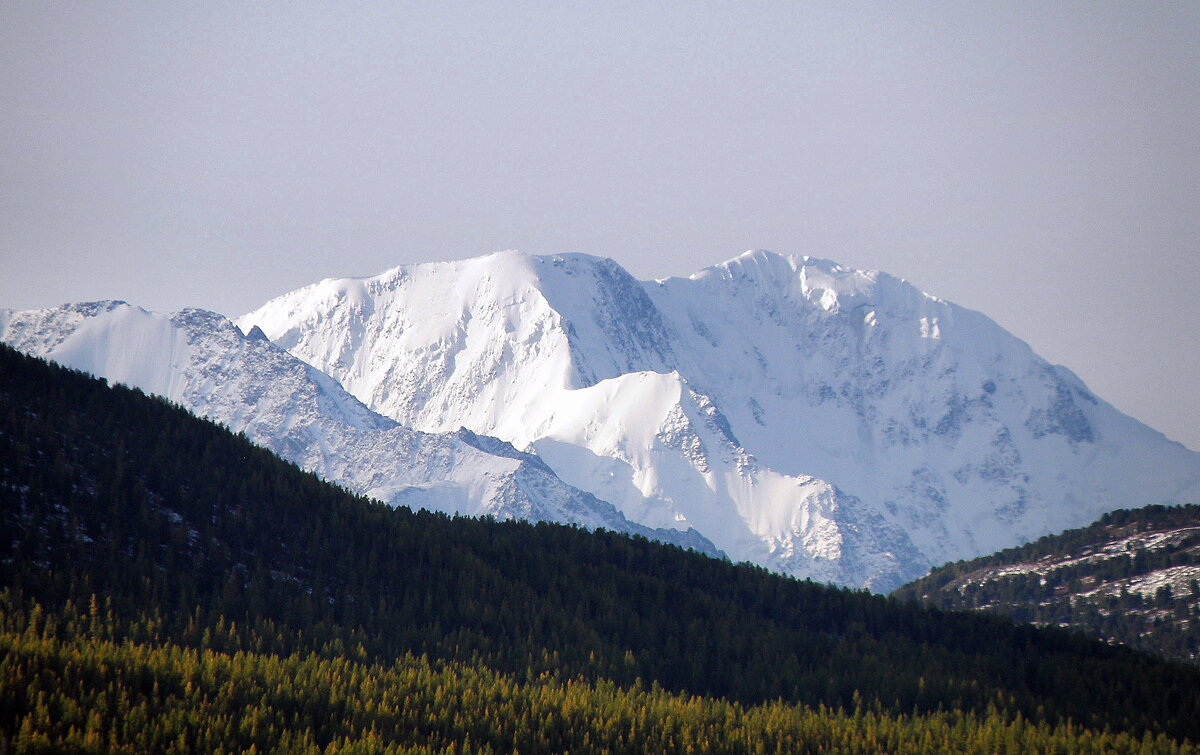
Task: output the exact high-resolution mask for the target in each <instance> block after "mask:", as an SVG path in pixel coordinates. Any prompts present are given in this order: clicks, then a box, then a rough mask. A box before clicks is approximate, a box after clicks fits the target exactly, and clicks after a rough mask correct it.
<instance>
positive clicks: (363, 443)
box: [0, 252, 1200, 591]
mask: <svg viewBox="0 0 1200 755" xmlns="http://www.w3.org/2000/svg"><path fill="white" fill-rule="evenodd" d="M235 322H236V323H237V325H238V326H239V328H240V331H239V328H235V327H233V326H232V325H231V324H230V323H229V321H227V320H225V319H224V318H223V317H221V316H219V315H215V314H213V313H206V312H200V311H197V310H185V311H183V312H180V313H177V314H175V315H171V316H164V315H157V314H153V313H148V312H144V311H143V310H140V309H138V308H136V307H132V306H128V305H123V304H116V303H92V304H84V305H68V306H66V307H62V308H58V309H51V310H38V311H26V312H12V311H5V312H0V338H2V339H3V340H4V341H5V342H6V343H9V344H12V345H13V346H15V347H16V348H18V349H21V350H23V351H26V352H29V353H32V354H36V355H40V356H46V357H48V358H51V359H54V360H56V361H59V362H62V363H64V364H68V365H70V366H74V367H78V368H81V369H84V370H87V371H90V372H93V373H95V374H97V375H101V376H104V377H107V378H109V379H110V380H115V381H120V382H125V383H128V384H130V385H135V386H138V387H141V388H142V389H143V390H146V391H149V392H153V393H159V394H162V395H165V396H168V397H170V398H172V399H174V400H176V401H179V402H180V403H182V404H183V405H184V406H186V407H187V408H189V409H191V410H193V411H195V412H196V413H198V414H201V415H207V416H210V417H212V418H214V419H217V420H219V421H221V422H223V423H225V424H227V425H228V426H230V427H231V428H233V429H235V430H240V431H243V432H245V433H246V434H247V435H248V436H249V437H250V438H251V439H253V440H255V442H258V443H260V444H262V445H265V446H266V447H268V448H271V449H272V450H275V451H277V452H278V453H280V454H281V455H283V456H284V457H285V458H288V459H290V460H292V461H295V462H296V463H298V464H300V465H301V466H303V467H305V468H307V469H311V470H314V471H316V472H318V473H319V474H321V475H322V476H323V477H325V478H326V479H329V480H333V481H336V482H339V483H341V484H344V485H346V486H347V487H349V488H351V489H353V490H355V491H358V492H362V493H365V494H368V495H371V496H375V497H378V498H380V499H382V500H385V501H389V502H392V503H408V504H412V505H417V506H424V507H428V508H432V509H435V510H439V511H448V512H461V513H467V514H491V515H493V516H497V517H500V518H506V517H512V518H521V519H529V520H548V521H556V522H566V523H575V524H579V525H581V526H584V527H588V528H593V527H605V528H610V529H615V530H618V531H624V532H637V533H641V534H649V535H650V536H654V537H657V538H659V539H664V540H667V541H669V542H676V543H679V544H684V545H689V546H692V547H695V548H697V549H699V550H702V551H705V552H709V553H718V552H723V553H724V554H726V555H727V556H728V557H729V558H731V559H733V560H735V561H742V560H746V561H751V562H754V563H757V564H761V565H763V566H766V567H768V568H770V569H772V570H776V571H780V572H784V573H787V574H793V575H796V576H801V577H811V578H813V579H816V580H819V581H829V582H834V583H837V584H843V585H852V586H865V587H869V588H871V589H873V590H877V591H886V590H890V589H892V588H895V587H897V586H899V585H901V584H903V583H905V582H908V581H910V580H912V579H914V578H916V577H919V576H920V575H922V574H924V573H925V572H926V571H927V570H928V569H929V568H930V566H932V565H934V564H939V563H943V562H946V561H950V560H955V559H962V558H969V557H974V556H978V555H981V554H985V553H991V552H994V551H997V550H1000V549H1002V548H1005V547H1011V546H1014V545H1018V544H1021V543H1024V542H1028V541H1030V540H1033V539H1035V538H1037V537H1039V536H1042V535H1045V534H1048V533H1051V532H1057V531H1061V530H1063V529H1066V528H1070V527H1077V526H1081V525H1084V524H1086V523H1088V522H1091V521H1094V520H1095V519H1096V518H1097V517H1098V516H1100V515H1101V514H1103V513H1105V512H1107V511H1111V510H1113V509H1117V508H1120V507H1128V506H1130V505H1143V504H1178V503H1186V502H1190V501H1195V500H1200V495H1198V494H1200V454H1196V453H1194V452H1192V451H1189V450H1188V449H1186V448H1184V447H1183V446H1181V445H1179V444H1177V443H1173V442H1171V441H1169V440H1167V439H1166V438H1164V437H1163V436H1162V435H1161V434H1159V433H1157V432H1155V431H1153V430H1151V429H1150V428H1148V427H1146V426H1145V425H1142V424H1141V423H1139V422H1137V421H1135V420H1133V419H1131V418H1130V417H1127V416H1125V415H1123V414H1121V413H1120V412H1118V411H1117V410H1116V409H1114V408H1113V407H1112V406H1110V405H1109V404H1107V403H1105V402H1104V401H1102V400H1101V399H1099V398H1097V397H1096V396H1094V395H1093V394H1092V393H1091V392H1090V391H1088V389H1087V388H1086V387H1085V386H1084V385H1083V383H1082V382H1081V381H1080V380H1079V379H1078V378H1076V377H1075V376H1074V375H1073V374H1071V373H1070V372H1069V371H1067V370H1065V369H1063V368H1061V367H1055V366H1052V365H1050V364H1048V363H1046V362H1045V361H1044V360H1042V359H1041V358H1039V357H1038V356H1037V355H1036V354H1034V353H1033V352H1032V351H1031V350H1030V349H1029V347H1028V346H1026V345H1025V344H1024V343H1023V342H1021V341H1020V340H1018V339H1017V338H1015V337H1013V336H1012V335H1011V334H1009V333H1007V332H1005V331H1004V330H1003V329H1002V328H1000V327H999V326H998V325H996V324H995V323H993V322H992V321H991V320H989V319H987V318H986V317H984V316H983V315H980V314H978V313H976V312H972V311H970V310H966V309H963V308H961V307H957V306H955V305H953V304H949V303H947V302H944V301H941V300H939V299H937V298H935V297H932V296H928V295H926V294H923V293H921V292H920V291H918V290H917V289H915V288H914V287H913V286H911V285H910V284H908V283H907V282H905V281H902V280H900V279H897V278H894V277H891V276H889V275H886V274H883V273H877V272H864V271H858V270H852V269H848V268H844V267H841V266H839V265H837V264H835V263H833V262H829V261H826V260H818V259H813V258H807V257H804V258H793V257H782V256H779V255H775V254H771V253H768V252H748V253H746V254H744V255H742V256H740V257H737V258H735V259H732V260H730V261H728V262H726V263H723V264H721V265H717V266H715V267H712V268H708V269H706V270H703V271H700V272H699V273H696V274H695V275H692V276H691V277H689V278H670V279H666V280H662V281H650V282H641V281H637V280H635V279H634V278H633V277H632V276H630V275H629V274H628V273H627V272H626V271H625V270H623V269H622V268H621V267H620V266H619V265H617V264H616V263H615V262H613V261H611V260H607V259H600V258H596V257H589V256H585V255H560V256H547V257H532V256H526V255H522V254H518V253H515V252H502V253H499V254H494V255H490V256H486V257H481V258H477V259H472V260H466V261H462V262H452V263H434V264H423V265H408V266H402V267H398V268H395V269H393V270H390V271H388V272H386V273H383V274H381V275H379V276H376V277H373V278H362V279H344V280H326V281H322V282H321V283H317V284H315V285H313V286H309V287H307V288H303V289H300V290H298V291H295V292H292V293H290V294H286V295H284V296H282V297H279V298H277V299H275V300H273V301H271V302H268V303H267V304H266V305H264V306H263V307H262V308H260V309H258V310H256V311H254V312H251V313H249V314H247V315H244V316H242V317H240V318H237V319H236V320H235Z"/></svg>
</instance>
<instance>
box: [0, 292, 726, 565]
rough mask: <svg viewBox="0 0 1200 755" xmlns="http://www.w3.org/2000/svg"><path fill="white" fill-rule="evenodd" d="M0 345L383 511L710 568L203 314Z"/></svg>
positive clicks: (20, 335) (28, 318)
mask: <svg viewBox="0 0 1200 755" xmlns="http://www.w3.org/2000/svg"><path fill="white" fill-rule="evenodd" d="M0 340H3V341H4V342H6V343H9V344H10V345H12V346H14V347H16V348H18V349H20V350H22V351H25V352H27V353H30V354H33V355H37V356H45V357H48V358H52V359H54V360H55V361H58V362H59V363H61V364H64V365H66V366H70V367H74V368H77V369H81V370H84V371H86V372H90V373H92V374H95V375H98V376H101V377H104V378H106V379H108V380H110V381H112V382H117V383H123V384H126V385H130V386H134V387H137V388H140V389H142V390H144V391H146V392H147V393H151V394H155V395H161V396H164V397H166V398H169V399H172V400H174V401H178V402H179V403H180V404H181V405H183V406H185V407H186V408H188V409H189V410H191V411H193V412H195V413H196V414H198V415H200V416H205V417H209V418H211V419H214V420H216V421H219V422H221V423H223V424H224V425H225V426H227V427H229V428H231V429H233V430H234V431H239V432H244V433H245V434H246V435H247V437H249V438H250V439H251V440H253V441H254V442H256V443H258V444H260V445H262V446H264V447H265V448H268V449H269V450H272V451H274V452H275V453H278V454H279V455H281V456H282V457H283V458H285V459H287V460H289V461H293V462H295V463H296V464H298V465H299V466H301V467H302V468H305V469H309V470H312V471H315V472H317V473H318V474H320V475H321V476H322V477H323V478H325V479H328V480H332V481H335V482H338V483H341V484H343V485H345V486H346V487H347V488H349V489H351V490H354V491H356V492H360V493H363V494H366V495H370V496H372V497H375V498H378V499H380V500H382V501H385V502H387V503H389V504H391V505H393V506H396V505H412V506H417V507H422V508H429V509H433V510H439V511H447V512H450V513H467V514H472V515H476V516H479V515H488V516H493V517H497V518H500V519H505V518H519V519H528V520H531V521H558V522H562V523H568V524H577V525H579V526H583V527H587V528H589V529H594V528H597V527H603V528H606V529H611V530H614V531H618V532H626V533H630V534H640V535H644V536H646V537H651V538H655V539H661V540H665V541H667V542H671V543H674V544H679V545H682V546H684V547H692V548H697V549H699V550H701V551H703V552H706V553H708V554H710V555H716V556H719V555H721V554H720V553H719V551H717V550H716V549H715V548H714V547H713V546H712V545H711V543H708V542H707V541H706V540H705V539H704V538H703V537H700V536H699V535H698V534H697V533H695V532H686V531H678V530H669V531H668V530H663V531H656V530H655V529H654V528H647V527H643V526H641V525H639V524H636V523H632V522H629V521H628V520H627V519H625V517H623V516H622V515H621V514H620V513H619V512H618V511H617V510H616V509H615V508H613V507H612V505H611V504H608V503H606V502H604V501H601V500H599V499H597V498H596V497H595V496H593V495H591V494H590V493H587V492H586V491H581V490H577V489H575V488H572V487H570V486H568V485H566V484H565V483H563V482H562V481H561V480H559V479H558V478H557V477H556V476H555V475H554V473H553V471H552V470H551V469H550V468H549V467H547V466H546V465H545V463H544V462H542V461H541V460H540V459H538V458H537V457H536V456H533V455H530V454H526V453H521V452H519V451H517V450H516V449H514V448H512V447H511V446H508V445H507V444H504V443H503V442H502V441H492V440H489V439H486V438H483V437H481V436H479V435H477V434H475V433H471V432H470V431H464V432H457V433H442V434H437V433H422V432H418V431H413V430H411V429H409V428H406V427H404V426H403V425H401V424H400V423H398V422H396V421H395V420H392V419H389V418H387V417H383V416H381V415H379V414H377V413H375V412H373V411H371V410H370V409H368V408H367V407H366V406H364V405H363V404H362V403H361V402H359V401H358V400H357V399H355V398H354V397H352V396H350V395H349V394H347V393H346V392H345V391H343V390H342V388H341V386H340V385H339V384H338V383H337V381H336V380H334V379H333V378H331V377H329V376H328V375H326V374H324V373H323V372H321V371H319V370H317V369H315V368H313V367H312V366H310V365H308V364H305V363H303V362H301V361H300V360H297V359H295V358H294V357H292V356H291V355H289V354H288V353H287V352H285V351H283V350H282V349H280V348H278V347H277V346H276V345H275V344H273V343H271V341H270V340H269V339H267V338H266V336H265V335H262V331H257V332H256V331H253V330H251V332H250V333H248V334H243V333H242V332H241V331H240V330H239V329H238V328H237V327H236V326H235V325H234V324H233V323H232V322H231V321H229V320H228V319H226V318H225V317H224V316H222V315H219V314H217V313H214V312H208V311H205V310H199V309H184V310H180V311H179V312H176V313H174V314H171V315H162V314H158V313H154V312H148V311H146V310H144V309H141V308H140V307H135V306H133V305H130V304H128V303H126V302H118V301H102V302H87V303H82V304H77V305H68V306H65V307H59V308H56V309H49V310H28V311H25V312H12V311H0Z"/></svg>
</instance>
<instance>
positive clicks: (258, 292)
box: [0, 0, 1200, 449]
mask: <svg viewBox="0 0 1200 755" xmlns="http://www.w3.org/2000/svg"><path fill="white" fill-rule="evenodd" d="M508 248H515V249H520V250H523V251H527V252H531V253H553V252H562V251H577V252H589V253H592V254H598V255H604V256H608V257H612V258H614V259H616V260H618V261H619V262H621V263H622V264H623V265H624V266H625V267H627V268H628V269H629V270H630V271H631V272H633V273H634V274H635V275H637V276H639V277H642V278H651V277H663V276H667V275H686V274H688V273H691V272H693V271H695V270H697V269H699V268H701V267H704V266H706V265H710V264H713V263H716V262H720V261H722V260H724V259H727V258H729V257H733V256H735V255H737V254H739V253H740V252H742V251H744V250H745V249H749V248H767V249H772V250H774V251H777V252H782V253H789V254H813V255H817V256H822V257H829V258H832V259H835V260H838V261H840V262H842V263H844V264H849V265H854V266H857V267H866V268H875V269H882V270H886V271H888V272H890V273H893V274H895V275H899V276H902V277H905V278H908V279H909V280H911V281H913V282H914V283H916V284H917V285H918V286H920V287H921V288H923V289H924V290H926V291H929V292H931V293H934V294H936V295H938V296H941V297H943V298H946V299H950V300H952V301H955V302H957V303H959V304H962V305H964V306H968V307H971V308H974V309H978V310H981V311H983V312H985V313H986V314H988V315H990V316H991V317H992V318H994V319H995V320H997V321H998V322H999V323H1000V324H1002V325H1004V326H1005V327H1007V328H1008V329H1010V330H1011V331H1013V332H1014V333H1015V334H1017V335H1018V336H1020V337H1021V338H1023V339H1025V340H1026V341H1028V342H1029V343H1030V344H1031V345H1032V346H1033V347H1034V349H1035V350H1037V351H1038V352H1039V353H1041V354H1042V355H1043V356H1044V357H1046V358H1047V359H1049V360H1050V361H1052V362H1056V363H1060V364H1065V365H1066V366H1068V367H1070V368H1071V369H1073V370H1074V371H1075V372H1077V373H1078V374H1079V375H1080V376H1081V377H1082V378H1083V379H1084V380H1085V381H1087V383H1088V384H1089V385H1090V386H1091V387H1092V389H1093V390H1095V391H1096V392H1097V393H1098V394H1099V395H1101V396H1103V397H1105V398H1107V399H1108V400H1109V401H1111V402H1113V403H1114V404H1115V405H1116V406H1117V407H1118V408H1120V409H1122V410H1124V411H1126V412H1129V413H1131V414H1133V415H1134V416H1136V417H1138V418H1139V419H1142V420H1143V421H1145V422H1148V423H1149V424H1151V425H1152V426H1154V427H1156V428H1158V429H1160V430H1162V431H1164V432H1165V433H1166V434H1167V435H1168V436H1169V437H1171V438H1173V439H1176V440H1179V441H1182V442H1184V443H1186V444H1188V445H1189V446H1191V447H1192V448H1195V449H1200V390H1198V389H1200V386H1198V384H1197V382H1198V381H1197V379H1196V375H1197V374H1198V372H1200V333H1198V331H1200V329H1198V328H1197V320H1198V317H1197V310H1196V299H1197V292H1198V291H1200V3H1198V2H1190V1H1189V2H1179V3H1153V2H1138V3H1133V2H1122V3H1105V2H1086V3H1067V2H1053V3H1047V2H1029V3H1025V2H1019V3H1018V2H1003V3H1002V2H989V3H977V2H976V3H965V2H963V3H945V4H943V3H933V4H930V3H917V4H914V3H896V2H888V3H879V4H863V3H845V2H835V3H829V4H824V3H811V2H774V3H756V2H729V3H701V2H691V1H689V2H663V3H648V2H631V3H605V2H586V3H585V2H546V3H519V2H497V3H484V2H476V3H454V2H442V1H439V2H426V3H402V2H386V3H334V2H330V3H302V2H287V3H269V2H255V3H245V4H225V3H217V2H203V3H184V2H165V3H164V2H143V3H107V2H91V1H89V2H78V3H58V2H48V1H46V0H32V1H31V2H13V1H12V0H0V307H10V308H30V307H43V306H54V305H57V304H60V303H63V302H66V301H77V300H85V299H98V298H120V299H126V300H128V301H131V302H134V303H137V304H140V305H142V306H144V307H147V308H149V309H158V310H165V311H171V310H175V309H179V308H181V307H185V306H197V307H204V308H207V309H214V310H217V311H220V312H224V313H226V314H229V315H237V314H241V313H242V312H244V311H247V310H249V309H252V308H254V307H255V306H257V305H259V304H261V303H262V302H264V301H265V300H266V299H268V298H270V297H272V296H274V295H277V294H280V293H283V292H285V291H288V290H290V289H293V288H296V287H298V286H301V285H304V284H307V283H311V282H313V281H316V280H318V279H320V278H325V277H332V276H336V277H342V276H348V275H369V274H374V273H377V272H380V271H382V270H384V269H386V268H389V267H392V266H394V265H397V264H400V263H403V262H416V261H428V260H440V259H451V258H461V257H467V256H473V255H477V254H482V253H486V252H491V251H496V250H500V249H508Z"/></svg>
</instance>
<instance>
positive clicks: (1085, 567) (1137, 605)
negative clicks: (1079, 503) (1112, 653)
mask: <svg viewBox="0 0 1200 755" xmlns="http://www.w3.org/2000/svg"><path fill="white" fill-rule="evenodd" d="M893 594H894V595H895V596H896V597H899V598H908V599H915V600H920V601H922V602H924V603H926V604H927V605H931V606H937V607H939V608H943V609H972V610H979V611H987V612H990V613H995V614H1002V615H1005V616H1010V617H1012V618H1013V619H1015V620H1017V621H1028V622H1033V623H1035V624H1041V625H1055V626H1062V627H1070V628H1072V629H1076V630H1078V631H1080V632H1083V633H1084V634H1087V635H1089V636H1092V637H1097V638H1099V639H1103V640H1105V641H1107V642H1113V643H1120V644H1123V645H1128V646H1130V647H1133V648H1137V649H1139V650H1143V651H1146V652H1149V653H1154V654H1156V655H1160V656H1163V657H1166V658H1172V659H1175V660H1182V661H1188V662H1191V663H1196V662H1197V661H1200V506H1195V505H1189V506H1178V507H1167V506H1147V507H1144V508H1141V509H1132V510H1129V509H1121V510H1118V511H1114V512H1111V513H1109V514H1105V515H1104V516H1103V517H1101V518H1100V520H1099V521H1098V522H1096V523H1095V524H1093V525H1091V526H1089V527H1084V528H1081V529H1076V530H1069V531H1067V532H1064V533H1062V534H1059V535H1049V536H1047V537H1043V538H1041V539H1039V540H1038V541H1037V542H1034V543H1030V544H1028V545H1025V546H1022V547H1020V548H1012V549H1009V550H1005V551H1001V552H1000V553H997V554H995V555H992V556H987V557H984V558H977V559H973V560H971V561H965V562H960V563H954V564H948V565H946V566H942V567H939V568H937V569H934V570H933V572H931V573H930V574H929V575H928V576H927V577H924V578H923V579H919V580H917V581H916V582H913V583H911V584H908V585H905V586H904V587H902V588H900V589H899V590H897V591H896V592H895V593H893Z"/></svg>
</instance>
